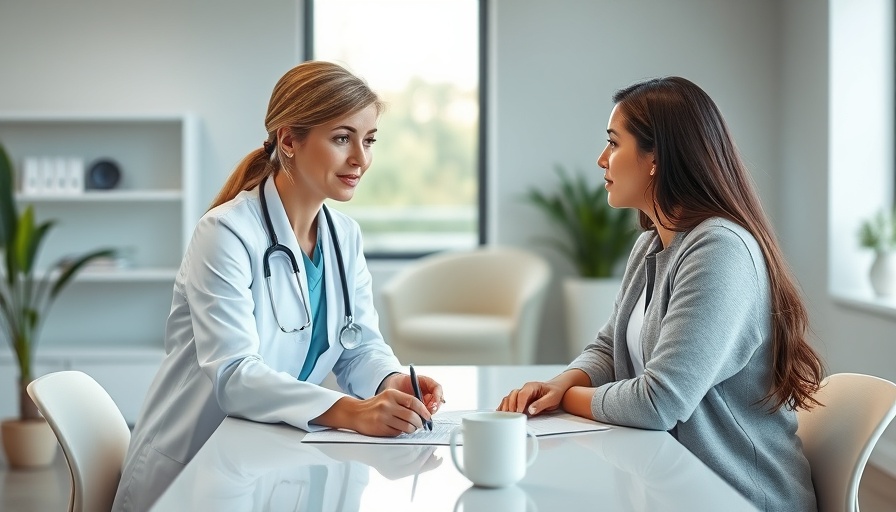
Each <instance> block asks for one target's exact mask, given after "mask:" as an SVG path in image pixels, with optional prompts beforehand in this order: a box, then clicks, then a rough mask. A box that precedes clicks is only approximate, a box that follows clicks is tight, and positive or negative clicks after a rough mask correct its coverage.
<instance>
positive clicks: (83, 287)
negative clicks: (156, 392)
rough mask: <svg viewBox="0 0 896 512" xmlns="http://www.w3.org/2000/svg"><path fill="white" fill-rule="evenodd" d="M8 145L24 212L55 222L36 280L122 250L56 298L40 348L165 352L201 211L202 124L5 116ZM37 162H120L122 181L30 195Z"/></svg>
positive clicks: (177, 118) (185, 118)
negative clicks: (168, 322)
mask: <svg viewBox="0 0 896 512" xmlns="http://www.w3.org/2000/svg"><path fill="white" fill-rule="evenodd" d="M0 140H2V141H3V145H4V147H5V148H6V151H7V153H8V155H9V158H10V160H11V162H12V164H13V167H14V169H13V171H14V173H15V176H16V177H17V178H19V179H18V180H17V181H18V183H17V184H16V185H17V188H16V189H15V192H16V193H15V196H14V197H15V201H16V203H17V205H18V206H19V208H20V210H21V209H23V208H24V207H25V206H32V207H33V208H34V220H35V222H36V223H44V222H52V225H53V229H52V232H51V233H50V235H49V236H48V237H47V238H46V240H45V241H44V244H43V245H42V246H41V249H40V250H41V252H40V256H39V258H38V261H37V262H36V263H35V264H36V266H37V270H36V271H35V275H36V276H37V278H38V279H44V276H45V272H46V271H47V270H48V269H49V268H50V266H51V265H54V264H55V263H56V262H58V261H59V260H60V259H63V258H67V257H68V258H71V257H73V256H74V255H83V254H87V253H89V252H92V251H94V250H97V249H101V248H109V249H112V250H115V251H116V252H117V254H118V255H117V256H116V258H115V259H108V258H107V259H106V261H95V262H92V263H91V264H90V265H88V266H87V267H85V268H83V269H81V270H80V271H79V272H78V273H77V275H76V276H75V277H74V279H73V280H72V282H71V283H70V285H71V289H69V288H66V290H65V291H63V293H61V294H60V295H59V297H58V299H57V300H56V301H55V302H54V305H53V312H52V314H50V315H49V316H48V317H47V318H46V323H45V324H44V325H43V327H42V329H41V340H42V341H41V344H42V345H49V346H54V345H55V346H60V347H63V346H64V347H65V350H68V349H70V348H71V349H75V348H80V346H87V345H100V346H110V347H118V346H149V347H159V346H160V345H161V344H162V339H161V338H162V333H163V330H164V324H165V319H166V318H167V316H168V314H169V312H170V309H171V293H172V291H171V290H172V286H173V285H174V282H175V279H176V278H177V272H178V268H179V266H180V263H181V260H182V259H183V254H184V251H185V249H186V247H187V243H188V242H189V240H190V238H191V237H192V233H193V227H194V226H195V225H196V221H197V220H198V219H199V217H200V216H201V215H200V212H202V211H203V206H202V205H200V204H199V203H198V198H197V194H196V192H197V186H198V184H199V147H200V137H199V119H198V118H197V117H196V116H195V115H193V114H192V113H189V112H185V113H159V114H154V113H132V114H121V113H116V112H93V113H90V112H84V113H78V112H74V113H68V112H0ZM47 141H53V143H52V144H51V145H47ZM29 158H38V159H42V158H45V159H50V160H56V161H59V160H69V161H71V160H79V161H81V162H83V163H84V167H85V169H89V168H90V167H91V165H92V164H93V163H94V162H97V161H99V160H112V161H114V162H116V163H117V164H118V166H119V168H120V171H121V176H120V181H119V182H118V183H117V185H116V187H114V188H112V189H108V190H98V189H90V188H87V189H82V190H80V191H78V192H75V193H68V192H67V191H62V190H60V191H58V192H54V191H52V190H51V191H47V192H44V193H34V191H33V190H31V189H27V192H26V191H25V190H23V189H22V188H21V186H22V183H21V181H22V179H21V178H22V174H23V172H24V167H25V161H26V159H29ZM57 272H58V271H57ZM3 273H4V272H3V269H2V268H0V277H2V275H3ZM56 275H58V274H56ZM44 282H46V281H44Z"/></svg>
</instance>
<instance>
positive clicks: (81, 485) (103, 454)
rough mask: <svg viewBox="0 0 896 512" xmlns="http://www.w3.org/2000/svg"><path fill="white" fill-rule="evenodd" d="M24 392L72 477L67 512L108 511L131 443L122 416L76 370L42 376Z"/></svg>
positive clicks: (101, 391)
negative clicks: (53, 437) (53, 435)
mask: <svg viewBox="0 0 896 512" xmlns="http://www.w3.org/2000/svg"><path fill="white" fill-rule="evenodd" d="M28 394H29V395H30V396H31V399H32V400H34V402H35V403H36V404H37V408H38V409H40V412H41V414H43V415H44V417H45V418H46V419H47V422H48V423H49V424H50V427H51V428H52V429H53V432H54V433H56V438H57V439H58V440H59V444H60V445H62V451H63V453H64V454H65V460H66V461H67V462H68V467H69V470H70V471H71V474H72V491H71V494H70V498H69V511H71V512H99V511H107V510H111V509H112V501H113V500H114V499H115V491H116V490H117V488H118V481H119V479H120V478H121V468H122V465H123V464H124V457H125V454H126V453H127V449H128V443H129V442H130V440H131V431H130V430H129V429H128V425H127V422H125V419H124V416H122V415H121V412H120V411H119V409H118V406H116V405H115V402H114V401H112V398H111V397H110V396H109V394H108V393H106V390H105V389H103V387H102V386H100V385H99V384H98V383H97V382H96V381H95V380H93V378H91V377H90V376H89V375H87V374H85V373H83V372H78V371H63V372H55V373H49V374H47V375H44V376H43V377H39V378H37V379H35V380H34V381H33V382H31V384H29V385H28Z"/></svg>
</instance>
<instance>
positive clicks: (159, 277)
mask: <svg viewBox="0 0 896 512" xmlns="http://www.w3.org/2000/svg"><path fill="white" fill-rule="evenodd" d="M175 277H177V269H176V268H109V269H106V268H85V269H83V270H81V272H79V273H78V275H76V276H75V281H77V282H88V283H118V282H155V281H161V282H165V281H167V282H172V283H173V282H174V278H175Z"/></svg>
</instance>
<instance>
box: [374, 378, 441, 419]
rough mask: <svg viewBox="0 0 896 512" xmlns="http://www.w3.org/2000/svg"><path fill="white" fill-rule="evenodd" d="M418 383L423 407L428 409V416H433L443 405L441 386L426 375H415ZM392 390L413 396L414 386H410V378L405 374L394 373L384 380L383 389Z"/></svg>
mask: <svg viewBox="0 0 896 512" xmlns="http://www.w3.org/2000/svg"><path fill="white" fill-rule="evenodd" d="M417 381H418V382H419V383H420V394H421V395H423V405H424V406H425V407H426V408H427V409H429V412H430V414H435V413H436V411H438V410H439V407H441V406H442V404H444V403H445V397H444V395H443V394H442V385H441V384H439V383H438V382H436V381H435V379H432V378H431V377H427V376H426V375H420V374H419V373H418V374H417ZM386 388H392V389H397V390H398V391H401V392H404V393H407V394H409V395H411V396H414V386H413V385H412V384H411V376H410V375H408V374H406V373H394V374H392V375H390V376H389V377H388V378H386V382H385V385H384V386H383V389H386Z"/></svg>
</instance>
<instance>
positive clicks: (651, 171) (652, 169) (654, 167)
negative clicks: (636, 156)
mask: <svg viewBox="0 0 896 512" xmlns="http://www.w3.org/2000/svg"><path fill="white" fill-rule="evenodd" d="M655 172H656V166H655V165H654V166H653V167H651V168H650V175H651V176H653V173H655Z"/></svg>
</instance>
